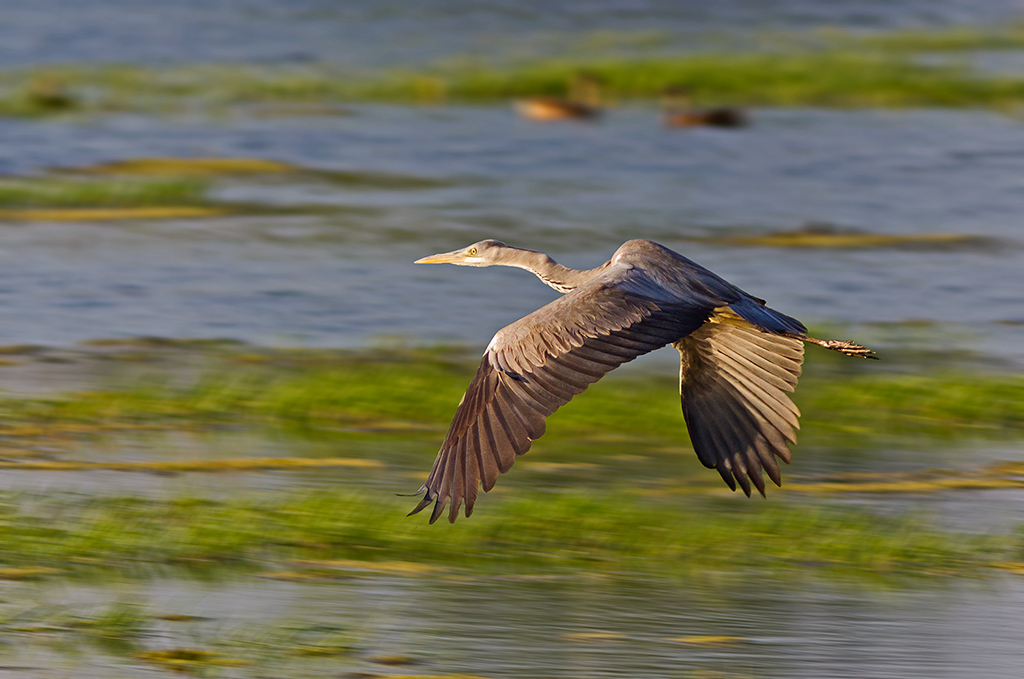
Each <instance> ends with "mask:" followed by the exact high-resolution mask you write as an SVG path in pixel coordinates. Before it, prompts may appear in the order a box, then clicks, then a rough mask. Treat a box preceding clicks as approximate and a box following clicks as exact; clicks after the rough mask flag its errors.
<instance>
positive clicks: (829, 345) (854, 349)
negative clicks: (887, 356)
mask: <svg viewBox="0 0 1024 679" xmlns="http://www.w3.org/2000/svg"><path fill="white" fill-rule="evenodd" d="M802 339H803V340H804V341H805V342H810V343H811V344H817V345H818V346H819V347H825V348H826V349H831V350H832V351H838V352H839V353H841V354H846V355H847V356H857V357H858V358H870V359H874V360H876V361H877V360H878V356H876V355H875V352H873V351H871V350H870V349H868V348H867V347H865V346H862V345H860V344H857V343H856V342H850V341H847V340H820V339H818V338H816V337H806V336H805V337H803V338H802Z"/></svg>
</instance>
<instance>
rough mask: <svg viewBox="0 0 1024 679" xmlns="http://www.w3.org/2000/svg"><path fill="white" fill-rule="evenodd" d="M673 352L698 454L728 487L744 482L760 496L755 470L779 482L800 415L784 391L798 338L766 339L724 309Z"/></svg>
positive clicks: (794, 371)
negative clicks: (677, 354)
mask: <svg viewBox="0 0 1024 679" xmlns="http://www.w3.org/2000/svg"><path fill="white" fill-rule="evenodd" d="M674 346H675V347H676V348H677V349H678V350H679V354H680V369H679V393H680V397H681V399H682V403H683V417H684V418H685V419H686V426H687V428H688V429H689V432H690V440H691V441H692V442H693V448H694V450H695V451H696V452H697V457H698V458H700V461H701V462H702V463H704V466H706V467H713V468H715V469H717V470H718V473H719V474H721V475H722V478H723V479H725V482H726V483H727V484H728V485H729V487H730V488H732V489H733V490H736V483H737V482H739V485H740V487H741V488H743V492H744V493H746V494H747V495H748V496H749V495H750V488H751V484H753V486H754V487H756V488H757V490H758V491H759V492H760V493H761V494H762V495H764V477H763V476H762V470H764V471H765V472H767V473H768V477H769V478H770V479H771V480H772V481H774V482H775V485H781V484H782V478H781V476H780V474H779V464H778V462H777V461H776V460H775V457H776V456H778V457H780V458H782V460H783V461H785V462H786V463H787V464H788V463H789V460H790V453H789V447H788V445H787V442H789V443H796V430H797V429H799V428H800V423H799V421H798V419H797V418H799V417H800V411H799V410H797V407H796V406H795V405H794V404H793V402H792V401H790V400H789V397H788V396H787V395H786V392H791V391H793V389H794V388H795V387H796V381H797V378H798V377H799V376H800V366H801V364H802V363H803V359H804V346H803V342H802V341H801V339H799V338H796V337H786V336H780V335H775V334H769V333H767V332H764V331H763V330H760V329H758V328H757V327H755V326H753V325H751V324H750V323H748V322H747V321H745V320H743V319H741V318H739V317H738V316H736V315H735V314H734V313H732V312H731V311H729V310H727V309H718V310H716V312H715V314H714V315H712V316H711V318H710V319H709V321H708V322H707V323H705V324H704V325H703V326H702V327H701V328H700V329H699V330H697V331H696V332H693V333H692V334H690V335H688V336H687V337H684V338H683V339H681V340H679V341H678V342H676V343H675V345H674Z"/></svg>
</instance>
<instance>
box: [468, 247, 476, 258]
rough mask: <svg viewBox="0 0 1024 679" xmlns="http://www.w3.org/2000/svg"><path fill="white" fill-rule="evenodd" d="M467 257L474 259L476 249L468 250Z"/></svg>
mask: <svg viewBox="0 0 1024 679" xmlns="http://www.w3.org/2000/svg"><path fill="white" fill-rule="evenodd" d="M469 256H470V257H476V248H470V249H469Z"/></svg>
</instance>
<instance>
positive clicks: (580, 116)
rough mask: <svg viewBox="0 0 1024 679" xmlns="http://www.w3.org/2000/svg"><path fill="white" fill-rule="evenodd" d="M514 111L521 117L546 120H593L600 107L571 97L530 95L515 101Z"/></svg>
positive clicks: (596, 116)
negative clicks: (530, 96) (528, 97)
mask: <svg viewBox="0 0 1024 679" xmlns="http://www.w3.org/2000/svg"><path fill="white" fill-rule="evenodd" d="M515 107H516V111H518V113H519V115H520V116H522V117H523V118H527V119H528V120H536V121H540V122H548V121H552V120H595V119H597V118H599V117H600V116H601V108H600V107H599V106H595V105H592V104H585V103H583V102H580V101H573V100H571V99H559V98H558V97H532V98H530V99H518V100H516V101H515Z"/></svg>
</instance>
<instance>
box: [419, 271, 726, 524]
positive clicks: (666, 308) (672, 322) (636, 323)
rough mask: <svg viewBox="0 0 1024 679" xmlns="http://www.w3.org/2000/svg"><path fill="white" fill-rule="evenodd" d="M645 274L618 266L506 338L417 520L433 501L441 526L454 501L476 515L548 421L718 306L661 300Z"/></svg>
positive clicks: (448, 441) (479, 376)
mask: <svg viewBox="0 0 1024 679" xmlns="http://www.w3.org/2000/svg"><path fill="white" fill-rule="evenodd" d="M656 294H657V290H656V288H655V287H654V286H653V283H652V282H651V281H650V280H649V279H647V278H646V274H644V273H643V272H642V271H641V270H639V269H633V268H632V267H628V266H618V267H615V266H613V267H610V268H609V269H607V270H606V271H605V272H604V273H602V274H600V275H599V276H597V277H595V278H594V279H592V280H591V281H589V282H588V283H586V284H584V285H582V286H580V287H578V288H576V289H575V290H573V291H572V292H570V293H568V294H567V295H565V296H563V297H560V298H559V299H556V300H555V301H554V302H551V303H550V304H548V305H546V306H544V307H542V308H540V309H538V310H537V311H535V312H533V313H532V314H530V315H528V316H526V317H524V318H522V319H520V320H518V321H516V322H515V323H513V324H511V325H509V326H507V327H506V328H504V329H502V330H501V331H499V332H498V334H497V335H495V336H494V339H493V340H491V343H490V345H489V346H488V347H487V351H486V352H485V353H484V357H483V360H482V361H481V362H480V368H479V369H478V370H477V373H476V377H474V378H473V381H472V383H471V384H470V385H469V389H468V390H467V391H466V394H465V396H463V397H462V402H461V403H460V404H459V408H458V410H457V411H456V413H455V419H454V420H453V421H452V425H451V428H450V429H449V430H448V435H447V436H446V437H445V440H444V442H443V443H442V444H441V451H440V452H439V453H438V455H437V459H436V460H435V461H434V467H433V469H431V471H430V476H429V477H428V478H427V481H426V483H424V484H423V487H422V488H421V489H420V491H421V492H424V493H425V495H424V497H423V500H422V501H421V502H420V503H419V505H417V507H416V508H415V509H414V510H413V511H412V512H410V514H415V513H416V512H419V511H421V510H423V509H424V508H425V507H426V506H427V505H429V504H430V503H431V502H434V509H433V512H432V514H431V517H430V522H431V523H433V522H434V521H436V520H437V518H438V517H439V516H440V515H441V513H442V512H443V511H444V507H445V504H446V503H447V502H448V501H449V500H451V508H450V510H449V513H448V520H449V521H451V522H454V521H455V519H456V517H457V516H458V514H459V507H460V505H461V504H462V502H463V500H465V502H466V516H469V515H470V514H471V513H472V511H473V503H474V501H475V500H476V496H477V488H478V486H480V485H481V484H482V485H483V488H484V491H485V492H486V491H488V490H490V489H491V488H492V487H493V486H494V483H495V481H496V480H497V478H498V474H500V473H504V472H507V471H508V470H509V469H510V468H511V467H512V463H513V462H514V461H515V458H516V456H517V455H522V454H523V453H525V452H526V451H527V450H529V449H530V444H531V443H532V442H533V441H534V440H536V439H538V438H540V437H541V436H542V435H543V434H544V424H545V418H547V417H548V415H551V414H552V413H553V412H555V410H557V409H558V408H559V407H560V406H563V405H565V404H566V403H568V402H569V399H571V398H572V397H573V396H575V395H576V394H579V393H580V392H582V391H583V390H584V389H586V388H587V387H588V386H589V385H590V384H592V383H594V382H596V381H597V380H599V379H601V377H602V376H603V375H604V374H605V373H607V372H608V371H610V370H614V369H615V368H617V367H618V366H620V365H622V364H623V363H625V362H627V361H631V360H633V359H634V358H636V357H637V356H640V355H642V354H646V353H647V352H649V351H653V350H654V349H657V348H659V347H662V346H665V345H666V344H669V343H671V342H674V341H676V340H678V339H679V338H680V337H683V336H685V335H687V334H689V333H691V332H693V331H694V330H695V329H697V328H699V327H700V326H701V324H702V323H703V322H704V321H705V319H706V318H707V317H708V315H709V314H710V313H711V312H712V310H713V309H714V308H715V306H717V305H716V304H709V303H708V301H707V299H706V298H700V296H699V295H695V298H698V300H699V301H698V302H697V303H692V304H684V303H681V302H680V301H678V300H672V301H666V300H658V299H656V298H655V297H654V295H656Z"/></svg>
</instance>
